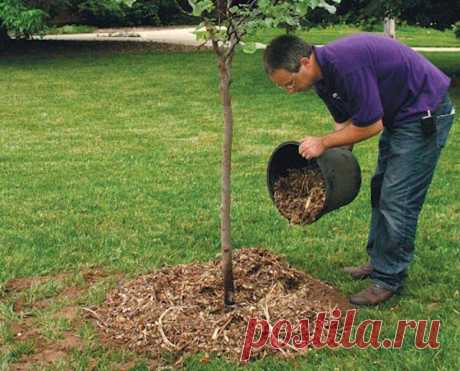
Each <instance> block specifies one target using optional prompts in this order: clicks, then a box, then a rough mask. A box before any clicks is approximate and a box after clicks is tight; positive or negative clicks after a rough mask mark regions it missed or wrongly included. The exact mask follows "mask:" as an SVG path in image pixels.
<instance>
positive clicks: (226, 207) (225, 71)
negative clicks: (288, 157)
mask: <svg viewBox="0 0 460 371" xmlns="http://www.w3.org/2000/svg"><path fill="white" fill-rule="evenodd" d="M230 64H231V58H230V60H229V59H227V60H225V59H224V58H223V57H220V58H219V72H220V94H221V98H222V104H223V106H224V144H223V156H222V189H221V209H220V219H221V228H220V237H221V245H222V273H223V278H224V304H225V306H226V307H228V306H230V305H233V304H234V303H235V301H234V295H235V288H234V284H233V268H232V266H233V263H232V243H231V234H230V201H231V187H230V174H231V161H232V136H233V113H232V101H231V97H230V82H231V76H230Z"/></svg>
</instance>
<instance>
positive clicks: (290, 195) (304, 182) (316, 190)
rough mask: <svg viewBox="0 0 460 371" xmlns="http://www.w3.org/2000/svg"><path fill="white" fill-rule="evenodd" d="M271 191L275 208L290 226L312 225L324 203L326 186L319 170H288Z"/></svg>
mask: <svg viewBox="0 0 460 371" xmlns="http://www.w3.org/2000/svg"><path fill="white" fill-rule="evenodd" d="M273 191H274V192H273V195H274V199H275V205H276V207H277V208H278V210H279V212H280V213H281V215H283V216H284V217H285V218H286V219H288V220H289V222H290V223H292V224H311V223H313V222H314V221H315V220H316V218H317V217H318V215H319V214H320V213H321V211H322V210H323V208H324V206H325V203H326V184H325V182H324V178H323V176H322V174H321V171H320V170H319V169H318V170H316V169H315V170H312V169H290V170H288V174H287V175H286V176H283V177H280V178H279V179H278V180H277V182H276V183H275V185H274V187H273Z"/></svg>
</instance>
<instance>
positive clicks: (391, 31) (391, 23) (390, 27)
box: [383, 17, 396, 39]
mask: <svg viewBox="0 0 460 371" xmlns="http://www.w3.org/2000/svg"><path fill="white" fill-rule="evenodd" d="M383 33H384V34H385V36H388V37H391V38H392V39H396V26H395V19H394V18H389V17H385V20H384V23H383Z"/></svg>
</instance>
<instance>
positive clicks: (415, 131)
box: [367, 95, 454, 292]
mask: <svg viewBox="0 0 460 371" xmlns="http://www.w3.org/2000/svg"><path fill="white" fill-rule="evenodd" d="M432 114H433V116H435V122H436V132H435V133H433V134H432V135H430V136H426V135H425V134H424V133H423V131H422V125H421V121H420V120H417V121H414V122H408V123H404V124H401V125H400V126H396V127H395V128H392V129H389V128H385V129H384V130H383V133H382V135H381V137H380V141H379V157H378V162H377V169H376V171H375V175H374V176H373V177H372V180H371V204H372V216H371V224H370V229H369V237H368V242H367V253H368V254H369V257H370V263H371V265H372V266H373V268H374V271H373V273H372V274H371V279H372V280H373V281H374V283H376V284H378V285H379V286H381V287H384V288H386V289H389V290H391V291H394V292H396V291H398V290H399V289H400V288H401V287H402V283H403V280H404V278H405V276H406V272H407V268H408V266H409V263H410V262H411V261H412V259H413V256H414V241H415V233H416V228H417V221H418V217H419V214H420V211H421V209H422V205H423V202H424V201H425V196H426V193H427V191H428V187H429V186H430V183H431V179H432V177H433V173H434V169H435V167H436V164H437V162H438V159H439V155H440V153H441V149H442V147H443V146H444V145H445V143H446V140H447V136H448V134H449V130H450V128H451V126H452V123H453V120H454V114H453V113H452V103H451V101H450V99H449V97H448V96H447V95H446V97H445V98H444V99H443V101H442V103H441V104H440V105H439V106H438V108H437V109H436V111H435V112H434V113H432Z"/></svg>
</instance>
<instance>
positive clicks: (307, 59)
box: [264, 35, 321, 93]
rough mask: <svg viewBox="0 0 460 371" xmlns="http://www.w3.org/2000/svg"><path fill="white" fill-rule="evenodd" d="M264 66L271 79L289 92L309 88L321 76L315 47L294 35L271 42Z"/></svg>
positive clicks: (266, 50)
mask: <svg viewBox="0 0 460 371" xmlns="http://www.w3.org/2000/svg"><path fill="white" fill-rule="evenodd" d="M264 67H265V71H266V72H267V75H268V76H269V77H270V79H271V80H272V81H273V82H274V83H275V84H276V85H278V86H279V87H281V88H283V89H286V90H287V91H288V92H289V93H297V92H301V91H305V90H308V89H310V88H311V87H312V85H313V84H314V83H315V82H316V81H318V80H319V79H320V78H321V71H320V69H319V66H318V64H317V63H316V59H315V57H314V53H313V47H312V46H311V45H310V44H308V43H306V42H305V41H303V40H302V39H300V38H299V37H297V36H292V35H283V36H279V37H277V38H275V39H273V40H272V41H271V42H270V44H269V45H268V46H267V48H266V49H265V53H264Z"/></svg>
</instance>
